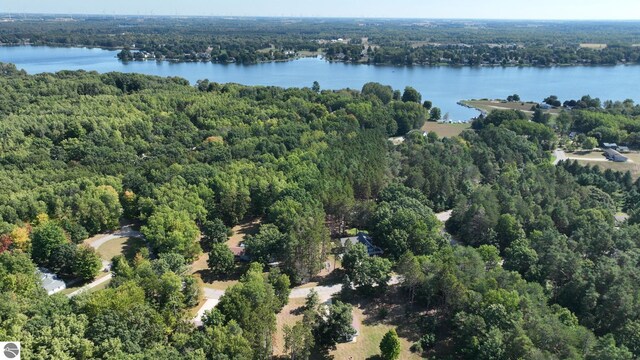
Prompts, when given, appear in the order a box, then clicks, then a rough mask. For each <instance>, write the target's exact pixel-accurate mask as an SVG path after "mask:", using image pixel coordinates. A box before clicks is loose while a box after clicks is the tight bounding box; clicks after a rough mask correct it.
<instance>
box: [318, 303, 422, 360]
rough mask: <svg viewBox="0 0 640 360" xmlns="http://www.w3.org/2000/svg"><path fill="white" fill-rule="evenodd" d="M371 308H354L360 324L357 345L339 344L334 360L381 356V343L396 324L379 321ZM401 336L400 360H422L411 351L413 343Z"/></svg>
mask: <svg viewBox="0 0 640 360" xmlns="http://www.w3.org/2000/svg"><path fill="white" fill-rule="evenodd" d="M372 310H374V309H372V308H371V307H370V306H365V307H363V308H354V311H353V317H354V322H355V323H356V324H358V323H359V327H360V328H359V329H358V331H359V332H360V335H358V338H357V340H356V342H355V343H345V344H338V345H337V347H336V349H335V350H334V351H331V352H330V356H333V358H334V359H377V358H378V355H379V354H380V341H381V340H382V337H383V336H384V334H386V333H387V331H389V330H391V329H393V328H396V326H394V325H395V324H391V323H388V322H387V321H384V320H380V319H378V313H377V312H375V311H372ZM399 335H400V349H401V352H400V359H409V360H410V359H421V357H420V355H418V354H414V353H412V352H411V351H410V347H411V344H412V343H413V342H412V341H410V340H408V339H406V338H404V337H402V332H401V331H399Z"/></svg>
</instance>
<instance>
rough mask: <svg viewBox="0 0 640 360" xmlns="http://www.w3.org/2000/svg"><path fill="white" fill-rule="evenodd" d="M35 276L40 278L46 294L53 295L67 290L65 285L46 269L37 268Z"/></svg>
mask: <svg viewBox="0 0 640 360" xmlns="http://www.w3.org/2000/svg"><path fill="white" fill-rule="evenodd" d="M36 274H38V276H39V277H40V281H41V282H42V287H43V288H44V289H45V290H46V291H47V294H49V295H53V294H55V293H58V292H60V291H62V290H64V289H66V288H67V284H65V283H64V281H62V280H60V278H58V275H56V274H54V273H52V272H51V271H49V270H48V269H45V268H38V270H36Z"/></svg>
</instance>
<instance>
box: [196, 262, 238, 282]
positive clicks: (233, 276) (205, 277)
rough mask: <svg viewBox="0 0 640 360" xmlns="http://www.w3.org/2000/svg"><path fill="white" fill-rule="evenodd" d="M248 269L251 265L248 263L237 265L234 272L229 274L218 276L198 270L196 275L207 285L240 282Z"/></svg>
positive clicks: (206, 270)
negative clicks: (221, 282) (219, 282)
mask: <svg viewBox="0 0 640 360" xmlns="http://www.w3.org/2000/svg"><path fill="white" fill-rule="evenodd" d="M248 268H249V264H247V263H236V266H235V267H234V268H233V271H232V272H230V273H228V274H223V275H217V274H214V273H213V272H212V271H211V270H209V269H203V270H198V271H196V272H195V273H194V274H197V275H199V276H200V278H201V279H202V281H203V282H205V283H213V282H215V281H235V280H240V278H241V277H242V275H244V274H245V273H246V272H247V269H248Z"/></svg>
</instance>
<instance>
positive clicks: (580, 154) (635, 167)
mask: <svg viewBox="0 0 640 360" xmlns="http://www.w3.org/2000/svg"><path fill="white" fill-rule="evenodd" d="M624 156H626V157H628V158H629V160H631V162H624V163H623V162H614V161H608V160H606V158H605V157H604V155H602V152H600V151H586V152H585V151H576V152H573V153H567V157H568V158H569V159H570V160H578V162H579V163H580V164H582V165H587V164H588V165H591V166H593V165H598V166H599V167H600V168H601V169H603V170H606V169H611V170H614V171H621V172H625V171H631V176H632V177H633V179H634V180H636V179H638V178H640V153H637V152H633V153H628V154H624Z"/></svg>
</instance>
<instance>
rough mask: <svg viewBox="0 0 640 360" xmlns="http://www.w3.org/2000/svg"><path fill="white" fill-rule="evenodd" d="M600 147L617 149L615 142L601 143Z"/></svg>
mask: <svg viewBox="0 0 640 360" xmlns="http://www.w3.org/2000/svg"><path fill="white" fill-rule="evenodd" d="M602 147H603V148H605V149H613V150H617V149H618V144H616V143H603V144H602Z"/></svg>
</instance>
